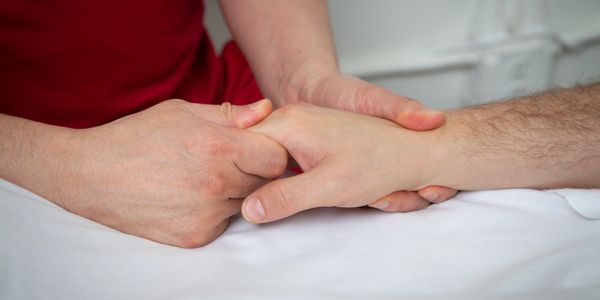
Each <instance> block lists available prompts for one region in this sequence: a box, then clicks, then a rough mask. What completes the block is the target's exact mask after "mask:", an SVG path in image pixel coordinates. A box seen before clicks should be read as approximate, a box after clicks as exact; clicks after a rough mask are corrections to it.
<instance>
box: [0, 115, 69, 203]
mask: <svg viewBox="0 0 600 300" xmlns="http://www.w3.org/2000/svg"><path fill="white" fill-rule="evenodd" d="M68 137H69V134H68V129H65V128H61V127H57V126H51V125H46V124H42V123H38V122H34V121H30V120H26V119H22V118H17V117H12V116H8V115H4V114H0V178H3V179H6V180H8V181H11V182H13V183H15V184H18V185H20V186H23V187H26V188H28V189H30V190H32V191H33V192H36V193H38V194H40V195H42V196H45V197H51V198H57V197H58V194H59V193H60V189H61V187H60V186H58V185H56V184H53V181H55V180H56V179H57V178H56V177H55V176H57V175H58V173H59V172H62V171H61V170H63V169H64V165H65V162H64V160H63V157H64V154H63V153H64V152H65V151H66V149H67V145H68V143H69V142H68V140H69V139H68ZM63 175H65V174H63Z"/></svg>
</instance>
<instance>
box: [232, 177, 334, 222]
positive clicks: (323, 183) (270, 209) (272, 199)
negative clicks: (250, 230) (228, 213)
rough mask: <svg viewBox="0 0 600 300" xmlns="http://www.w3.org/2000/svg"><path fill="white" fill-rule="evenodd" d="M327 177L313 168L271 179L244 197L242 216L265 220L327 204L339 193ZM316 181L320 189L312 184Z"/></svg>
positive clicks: (280, 217)
mask: <svg viewBox="0 0 600 300" xmlns="http://www.w3.org/2000/svg"><path fill="white" fill-rule="evenodd" d="M328 178H331V177H330V176H325V174H324V173H323V172H319V168H315V169H312V170H310V171H308V172H306V173H302V174H300V175H296V176H292V177H287V178H280V179H277V180H274V181H271V182H269V183H267V184H265V185H264V186H263V187H261V188H259V189H258V190H256V191H255V192H254V193H252V194H251V195H250V196H248V197H247V198H246V199H245V200H244V203H243V204H242V215H243V216H244V218H245V219H246V220H248V222H251V223H266V222H271V221H275V220H279V219H283V218H285V217H288V216H291V215H293V214H296V213H298V212H300V211H304V210H307V209H311V208H315V207H320V206H328V205H327V204H328V203H329V201H331V200H332V199H335V198H333V197H335V195H336V194H337V195H339V191H337V189H336V187H335V183H334V182H331V180H328ZM328 181H329V183H328ZM315 183H318V184H319V188H316V187H315Z"/></svg>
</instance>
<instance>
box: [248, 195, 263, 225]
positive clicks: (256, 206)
mask: <svg viewBox="0 0 600 300" xmlns="http://www.w3.org/2000/svg"><path fill="white" fill-rule="evenodd" d="M244 212H245V214H244V215H245V216H246V217H247V218H248V219H250V220H249V221H251V222H259V221H261V220H262V219H264V218H265V216H266V214H265V208H264V207H263V205H262V203H261V202H260V200H259V199H258V198H257V197H254V196H252V197H249V198H248V199H246V205H245V210H244Z"/></svg>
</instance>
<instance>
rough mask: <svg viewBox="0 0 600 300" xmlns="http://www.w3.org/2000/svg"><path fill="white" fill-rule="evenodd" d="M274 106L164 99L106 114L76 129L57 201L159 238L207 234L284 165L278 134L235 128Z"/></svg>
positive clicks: (188, 240)
mask: <svg viewBox="0 0 600 300" xmlns="http://www.w3.org/2000/svg"><path fill="white" fill-rule="evenodd" d="M270 112H271V103H270V102H269V101H267V100H263V101H261V102H258V103H257V104H255V105H254V106H252V105H251V106H242V107H235V106H229V105H227V104H226V105H223V106H218V105H200V104H192V103H188V102H185V101H182V100H169V101H165V102H162V103H160V104H158V105H155V106H154V107H151V108H149V109H147V110H145V111H142V112H140V113H136V114H133V115H130V116H127V117H124V118H122V119H119V120H116V121H114V122H112V123H109V124H106V125H103V126H99V127H95V128H91V129H84V130H77V131H76V132H77V133H76V134H75V135H74V136H73V137H72V138H71V140H72V141H73V144H72V149H71V150H70V151H71V152H70V153H69V154H68V155H67V157H69V159H68V163H67V164H66V165H65V166H64V170H66V171H68V172H63V174H61V175H60V176H59V177H61V178H56V184H57V185H58V184H59V183H63V184H62V187H61V188H60V189H61V193H60V195H52V196H51V198H52V199H54V201H55V202H56V203H57V204H58V205H60V206H62V207H64V208H65V209H67V210H69V211H71V212H73V213H75V214H78V215H81V216H84V217H86V218H89V219H92V220H94V221H97V222H99V223H102V224H105V225H107V226H110V227H113V228H115V229H117V230H120V231H122V232H125V233H129V234H133V235H137V236H140V237H144V238H147V239H151V240H154V241H158V242H161V243H165V244H170V245H175V246H180V247H185V248H190V247H199V246H202V245H204V244H207V243H209V242H210V241H212V240H213V239H215V238H216V237H217V236H218V235H220V234H221V233H222V232H223V231H224V230H225V228H226V227H227V224H228V220H229V217H231V216H232V215H234V214H236V213H238V212H239V209H240V206H241V202H242V199H243V198H244V197H246V196H247V195H248V194H250V193H251V192H252V191H254V190H255V189H257V188H258V187H260V186H261V185H263V184H264V183H265V182H266V179H268V178H274V177H277V176H279V175H280V174H282V172H283V171H284V170H285V167H286V164H287V153H286V151H285V149H284V148H282V147H281V146H280V145H279V144H278V143H276V142H275V141H273V140H271V139H269V138H268V137H265V136H263V135H260V134H256V133H253V132H249V131H247V130H243V129H240V128H244V127H247V126H250V125H252V124H254V123H256V122H258V121H260V120H261V119H263V118H264V117H265V116H267V115H268V114H269V113H270Z"/></svg>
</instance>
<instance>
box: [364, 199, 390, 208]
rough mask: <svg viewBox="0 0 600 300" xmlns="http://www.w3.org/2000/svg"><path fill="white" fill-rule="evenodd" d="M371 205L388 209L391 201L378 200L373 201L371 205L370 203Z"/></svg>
mask: <svg viewBox="0 0 600 300" xmlns="http://www.w3.org/2000/svg"><path fill="white" fill-rule="evenodd" d="M369 206H371V207H375V208H377V209H386V208H387V207H388V206H390V202H389V201H387V200H386V201H380V202H376V203H373V204H371V205H369Z"/></svg>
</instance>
